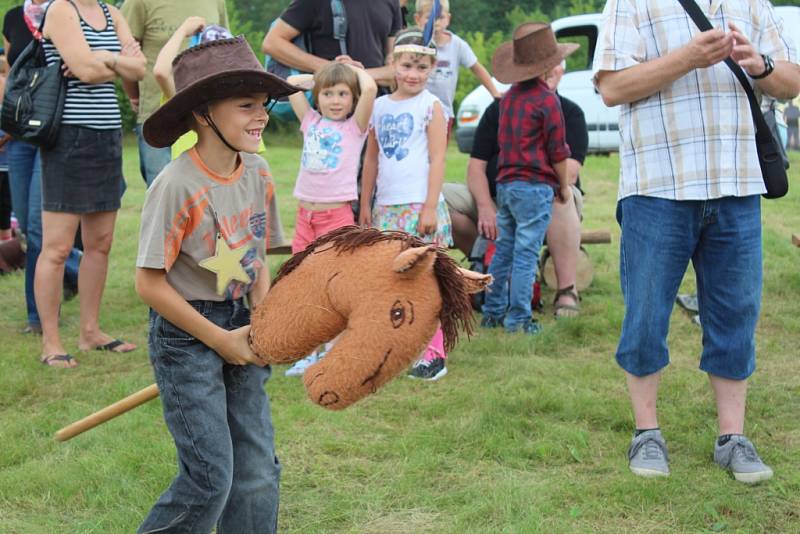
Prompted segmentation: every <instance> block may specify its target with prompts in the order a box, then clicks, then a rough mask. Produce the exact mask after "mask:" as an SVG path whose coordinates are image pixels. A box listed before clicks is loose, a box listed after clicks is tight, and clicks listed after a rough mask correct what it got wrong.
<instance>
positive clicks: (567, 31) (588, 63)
mask: <svg viewBox="0 0 800 534" xmlns="http://www.w3.org/2000/svg"><path fill="white" fill-rule="evenodd" d="M556 39H558V42H559V43H563V44H566V43H577V44H579V45H581V47H580V48H579V49H578V50H576V51H575V53H574V54H572V55H571V56H569V57H568V58H567V72H572V71H576V70H591V69H592V58H593V57H594V47H595V46H596V45H597V26H594V25H591V26H572V27H569V28H564V29H561V30H559V31H557V32H556Z"/></svg>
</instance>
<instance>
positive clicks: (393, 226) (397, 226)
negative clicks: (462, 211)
mask: <svg viewBox="0 0 800 534" xmlns="http://www.w3.org/2000/svg"><path fill="white" fill-rule="evenodd" d="M440 198H441V197H440ZM421 211H422V204H421V203H414V204H396V205H393V206H375V208H374V209H373V210H372V226H374V227H375V228H377V229H378V230H402V231H404V232H408V233H409V234H412V235H415V236H417V237H419V238H420V239H422V240H423V241H426V242H428V243H434V244H436V245H438V246H440V247H451V246H453V234H452V230H451V228H450V213H449V212H448V211H447V204H446V203H445V202H444V200H439V204H438V205H437V206H436V232H435V233H433V234H431V235H420V234H419V232H418V231H417V223H418V222H419V214H420V212H421Z"/></svg>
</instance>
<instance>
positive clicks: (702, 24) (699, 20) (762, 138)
mask: <svg viewBox="0 0 800 534" xmlns="http://www.w3.org/2000/svg"><path fill="white" fill-rule="evenodd" d="M678 1H679V2H680V4H681V6H683V9H685V10H686V13H687V14H688V15H689V17H691V19H692V21H694V23H695V25H696V26H697V27H698V28H699V29H700V31H703V32H704V31H708V30H711V29H713V26H711V22H709V20H708V18H707V17H706V16H705V14H704V13H703V11H702V10H701V9H700V6H698V5H697V3H696V2H695V1H694V0H678ZM725 64H726V65H727V66H728V68H729V69H731V71H733V75H734V76H736V79H737V80H739V83H740V84H742V87H743V88H744V92H745V93H746V94H747V100H748V101H749V102H750V114H751V115H752V116H753V122H754V123H755V126H756V147H757V148H758V158H759V163H760V165H761V173H762V175H763V178H764V185H766V187H767V193H766V194H765V195H764V196H765V197H766V198H779V197H782V196H784V195H785V194H786V191H787V190H788V187H789V185H788V180H787V178H786V169H785V168H783V158H782V157H781V155H780V152H779V148H778V144H777V142H776V140H775V137H774V136H773V135H772V131H771V130H770V129H769V126H768V125H767V121H766V120H765V119H764V114H763V113H761V105H760V104H759V100H758V98H756V94H755V92H754V91H753V86H752V85H750V81H749V80H748V77H747V74H745V72H744V71H743V70H742V67H740V66H739V65H737V64H736V62H735V61H733V59H731V58H730V57H729V58H726V59H725ZM770 147H771V148H770ZM776 161H777V162H779V163H780V166H781V169H782V170H783V178H782V179H781V177H780V176H777V177H775V178H773V176H774V174H775V173H776V170H777V169H776V168H775V165H774V164H775V162H776ZM765 165H766V166H769V169H767V168H765ZM778 174H779V173H778ZM776 178H777V179H776Z"/></svg>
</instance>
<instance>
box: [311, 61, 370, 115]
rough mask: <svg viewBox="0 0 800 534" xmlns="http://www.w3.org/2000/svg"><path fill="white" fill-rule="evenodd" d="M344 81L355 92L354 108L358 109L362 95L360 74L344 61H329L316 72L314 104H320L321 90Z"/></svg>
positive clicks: (312, 94) (312, 93)
mask: <svg viewBox="0 0 800 534" xmlns="http://www.w3.org/2000/svg"><path fill="white" fill-rule="evenodd" d="M339 83H343V84H345V85H346V86H347V87H349V88H350V92H351V93H353V109H352V110H350V111H351V112H352V111H353V110H354V109H356V104H358V97H360V96H361V87H360V86H359V85H358V74H356V73H355V71H354V70H353V69H351V68H350V67H348V66H347V65H344V64H342V63H336V62H332V63H328V64H327V65H325V66H324V67H322V68H321V69H320V70H318V71H317V72H316V74H314V88H313V89H311V96H312V97H313V99H314V105H315V106H317V107H319V106H318V102H319V92H320V91H322V90H323V89H326V88H328V87H333V86H334V85H336V84H339Z"/></svg>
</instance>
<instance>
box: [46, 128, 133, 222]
mask: <svg viewBox="0 0 800 534" xmlns="http://www.w3.org/2000/svg"><path fill="white" fill-rule="evenodd" d="M123 191H124V181H123V178H122V129H120V128H118V129H115V130H95V129H92V128H83V127H81V126H72V125H68V124H62V125H61V128H60V129H59V131H58V138H57V140H56V143H55V144H54V145H53V146H52V147H50V148H42V209H43V210H44V211H58V212H64V213H94V212H100V211H116V210H118V209H119V207H120V197H121V196H122V193H123Z"/></svg>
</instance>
